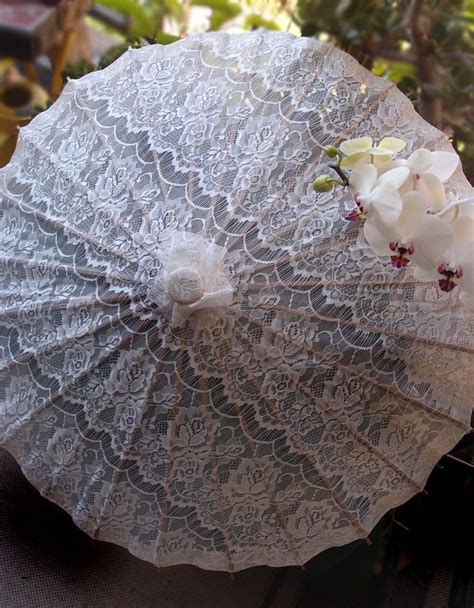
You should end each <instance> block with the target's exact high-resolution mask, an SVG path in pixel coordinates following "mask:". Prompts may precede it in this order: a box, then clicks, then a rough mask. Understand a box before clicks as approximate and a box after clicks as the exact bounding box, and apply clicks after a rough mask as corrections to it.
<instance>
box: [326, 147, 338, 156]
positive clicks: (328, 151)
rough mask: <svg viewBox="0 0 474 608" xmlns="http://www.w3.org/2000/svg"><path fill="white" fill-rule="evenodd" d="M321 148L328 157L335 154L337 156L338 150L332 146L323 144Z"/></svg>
mask: <svg viewBox="0 0 474 608" xmlns="http://www.w3.org/2000/svg"><path fill="white" fill-rule="evenodd" d="M323 150H324V151H325V152H326V156H329V158H336V156H339V150H338V149H337V148H335V147H334V146H324V148H323Z"/></svg>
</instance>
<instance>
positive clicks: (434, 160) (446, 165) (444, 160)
mask: <svg viewBox="0 0 474 608" xmlns="http://www.w3.org/2000/svg"><path fill="white" fill-rule="evenodd" d="M458 165H459V156H458V155H457V154H455V153H454V152H432V154H431V165H430V166H429V168H428V169H426V170H427V171H428V172H429V173H432V174H433V175H436V177H438V178H439V179H440V180H441V181H442V182H445V181H446V180H448V179H449V178H450V177H451V175H452V174H453V173H454V172H455V171H456V169H457V166H458Z"/></svg>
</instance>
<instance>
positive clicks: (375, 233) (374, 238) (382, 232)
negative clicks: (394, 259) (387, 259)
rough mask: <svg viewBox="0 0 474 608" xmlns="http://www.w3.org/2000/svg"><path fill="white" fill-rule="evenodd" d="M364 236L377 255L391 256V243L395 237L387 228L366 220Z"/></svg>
mask: <svg viewBox="0 0 474 608" xmlns="http://www.w3.org/2000/svg"><path fill="white" fill-rule="evenodd" d="M364 236H365V239H366V241H367V242H368V243H369V245H370V247H371V248H372V249H373V250H374V251H375V253H376V254H377V255H389V254H390V248H389V243H390V242H391V241H392V238H393V236H392V233H391V231H390V230H389V229H388V228H387V227H384V226H383V225H380V223H379V222H376V221H374V220H372V221H371V220H366V221H365V222H364Z"/></svg>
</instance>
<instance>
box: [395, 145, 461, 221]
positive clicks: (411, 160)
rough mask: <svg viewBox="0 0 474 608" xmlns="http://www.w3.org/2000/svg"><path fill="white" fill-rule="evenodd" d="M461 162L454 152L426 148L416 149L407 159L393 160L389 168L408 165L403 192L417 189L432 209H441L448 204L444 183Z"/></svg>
mask: <svg viewBox="0 0 474 608" xmlns="http://www.w3.org/2000/svg"><path fill="white" fill-rule="evenodd" d="M458 164H459V157H458V156H457V154H454V153H453V152H442V151H441V152H431V151H430V150H426V149H425V148H420V149H419V150H415V152H413V154H411V155H410V156H409V157H408V158H407V159H406V160H403V159H400V160H395V161H393V162H391V163H390V164H389V165H388V166H387V169H390V170H391V169H393V168H394V167H408V169H409V170H410V174H409V176H408V179H407V180H406V181H405V183H404V184H403V186H402V188H401V193H402V194H404V193H406V192H410V191H412V190H415V191H416V192H418V193H419V194H421V196H422V197H423V198H424V199H425V200H426V201H427V202H428V203H429V206H430V209H432V210H434V211H439V210H441V209H443V208H444V207H445V206H446V193H445V190H444V186H443V183H444V182H445V181H446V180H448V179H449V178H450V177H451V175H452V174H453V173H454V171H455V170H456V168H457V166H458Z"/></svg>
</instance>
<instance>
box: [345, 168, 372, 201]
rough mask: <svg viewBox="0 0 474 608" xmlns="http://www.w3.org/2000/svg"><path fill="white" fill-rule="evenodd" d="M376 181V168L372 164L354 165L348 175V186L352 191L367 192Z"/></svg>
mask: <svg viewBox="0 0 474 608" xmlns="http://www.w3.org/2000/svg"><path fill="white" fill-rule="evenodd" d="M376 181H377V169H376V168H375V167H374V166H373V165H367V164H365V165H360V166H359V167H355V168H354V170H353V171H352V172H351V174H350V176H349V186H350V188H351V190H352V191H353V192H360V193H361V194H368V193H369V192H370V191H371V190H372V188H373V187H374V185H375V182H376Z"/></svg>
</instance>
